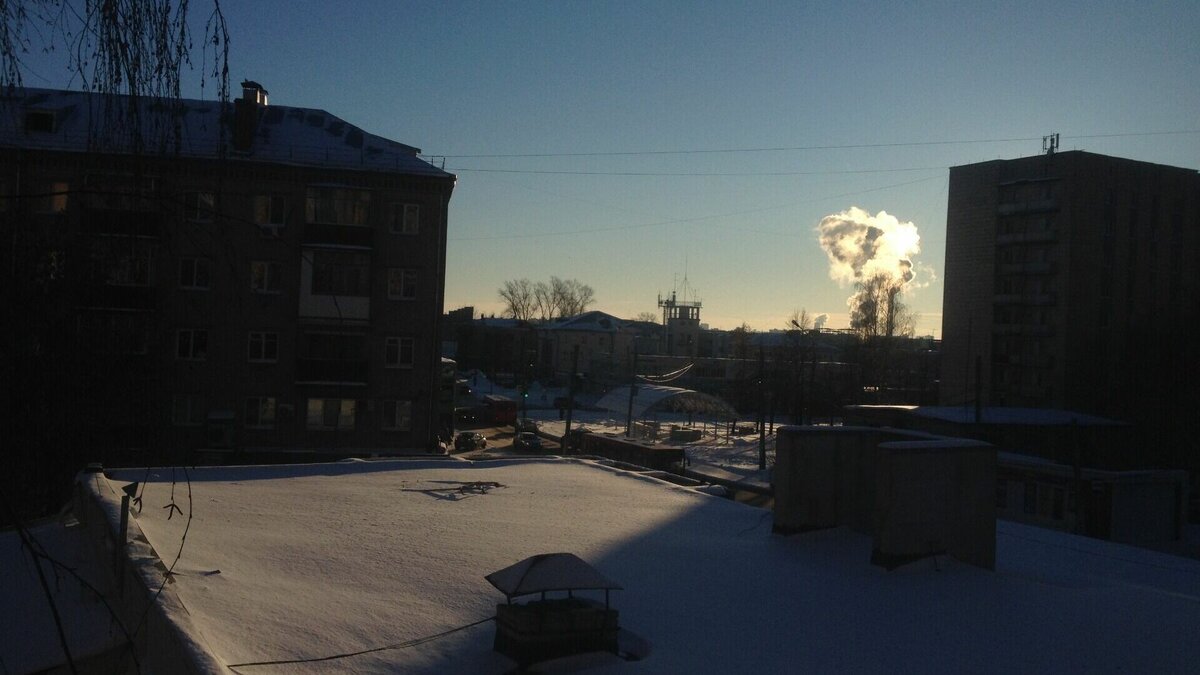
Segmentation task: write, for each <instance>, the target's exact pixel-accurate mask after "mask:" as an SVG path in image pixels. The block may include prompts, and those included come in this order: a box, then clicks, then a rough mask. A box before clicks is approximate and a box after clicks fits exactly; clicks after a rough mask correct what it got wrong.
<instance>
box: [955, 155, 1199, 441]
mask: <svg viewBox="0 0 1200 675" xmlns="http://www.w3.org/2000/svg"><path fill="white" fill-rule="evenodd" d="M1198 252H1200V175H1198V174H1197V172H1196V171H1195V170H1192V169H1183V168H1176V167H1170V166H1163V165H1158V164H1150V163H1147V162H1139V161H1134V160H1130V159H1122V158H1118V157H1109V156H1105V155H1098V154H1094V153H1089V152H1082V151H1071V152H1061V153H1053V152H1052V153H1049V154H1043V155H1039V156H1033V157H1025V158H1021V159H1014V160H995V161H989V162H982V163H979V164H970V165H966V166H958V167H953V168H951V169H950V188H949V205H948V211H947V218H946V275H945V298H944V303H943V317H944V318H943V343H942V344H943V351H942V370H941V374H942V375H941V378H942V379H941V389H940V391H941V402H942V404H943V405H960V404H963V403H966V402H972V401H974V400H975V399H976V397H977V395H978V397H980V398H981V399H982V402H983V403H984V404H985V405H1000V406H1028V407H1042V408H1061V409H1068V410H1075V411H1079V412H1086V413H1093V414H1097V415H1102V416H1105V417H1110V418H1115V419H1122V420H1128V421H1133V422H1138V423H1141V424H1142V425H1143V427H1144V429H1145V431H1147V432H1148V433H1152V434H1156V435H1157V434H1160V432H1164V431H1166V432H1170V430H1171V429H1175V431H1176V432H1180V433H1183V432H1182V428H1183V426H1184V425H1185V424H1186V422H1187V421H1188V420H1189V419H1190V416H1191V415H1194V413H1195V410H1196V407H1195V406H1196V405H1197V404H1198V403H1200V400H1198V397H1197V391H1198V389H1200V384H1198V383H1197V382H1198V381H1197V379H1196V377H1197V375H1198V374H1200V373H1198V371H1197V365H1196V363H1197V359H1196V358H1195V356H1194V350H1193V349H1192V348H1191V346H1190V344H1191V342H1192V341H1193V339H1194V336H1193V334H1192V330H1193V329H1192V327H1193V326H1195V325H1196V321H1197V319H1198V318H1200V317H1198V316H1197V315H1198V313H1200V276H1198V273H1200V269H1198V266H1197V253H1198ZM977 364H978V368H977ZM1170 433H1172V434H1174V432H1170ZM1175 435H1178V434H1175ZM1167 438H1168V437H1160V440H1162V441H1163V443H1167V442H1173V441H1169V440H1167ZM1175 440H1179V439H1178V438H1175ZM1177 448H1178V449H1179V452H1183V450H1182V446H1178V445H1177ZM1176 454H1178V453H1176ZM1176 459H1178V457H1176ZM1195 459H1196V458H1195V457H1192V458H1191V463H1195Z"/></svg>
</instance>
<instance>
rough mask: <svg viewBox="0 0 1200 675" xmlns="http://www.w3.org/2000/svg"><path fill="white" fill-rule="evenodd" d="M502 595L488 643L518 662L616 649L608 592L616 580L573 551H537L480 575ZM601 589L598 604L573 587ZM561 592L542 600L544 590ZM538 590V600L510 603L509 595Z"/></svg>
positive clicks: (524, 663)
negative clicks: (562, 596)
mask: <svg viewBox="0 0 1200 675" xmlns="http://www.w3.org/2000/svg"><path fill="white" fill-rule="evenodd" d="M484 578H486V579H487V580H488V582H489V583H491V584H492V585H493V586H495V587H496V588H497V589H498V590H499V591H500V592H501V593H503V594H504V596H505V597H506V598H508V604H504V605H497V606H496V639H495V642H494V643H493V648H494V649H495V650H496V651H498V652H500V653H501V654H504V655H505V656H508V657H510V658H512V659H513V660H515V661H516V662H517V663H518V664H520V665H521V667H525V666H527V665H529V664H531V663H536V662H538V661H545V660H548V659H552V658H556V657H560V656H566V655H569V654H580V653H585V652H591V651H604V652H611V653H614V654H615V653H617V632H618V630H619V629H618V627H617V611H616V610H614V609H612V608H611V607H609V602H608V600H609V598H608V592H609V591H610V590H620V588H621V586H620V585H619V584H617V583H616V582H615V581H612V580H611V579H609V578H608V577H605V576H604V575H603V574H601V573H600V572H599V571H597V570H596V568H594V567H592V566H591V565H589V564H587V563H586V562H584V561H583V560H581V559H580V558H579V556H577V555H575V554H573V553H543V554H541V555H535V556H532V557H529V558H526V559H524V560H522V561H521V562H518V563H515V564H513V565H509V566H508V567H505V568H504V569H502V570H500V571H498V572H492V573H491V574H489V575H487V576H486V577H484ZM580 590H603V591H604V606H603V607H601V606H600V605H599V604H597V603H595V602H590V601H587V600H585V599H582V598H576V597H575V596H574V592H575V591H580ZM551 591H560V592H561V591H565V592H566V593H567V597H566V598H565V599H560V600H547V599H546V593H548V592H551ZM534 593H540V594H541V596H542V597H541V600H536V601H533V602H529V603H525V604H518V605H514V604H513V603H512V600H513V598H514V597H518V596H522V595H530V594H534Z"/></svg>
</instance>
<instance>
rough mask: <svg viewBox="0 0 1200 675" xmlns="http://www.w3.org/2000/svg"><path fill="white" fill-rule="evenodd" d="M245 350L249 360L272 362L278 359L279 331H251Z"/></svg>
mask: <svg viewBox="0 0 1200 675" xmlns="http://www.w3.org/2000/svg"><path fill="white" fill-rule="evenodd" d="M246 351H247V360H249V361H254V362H258V363H274V362H275V361H277V360H278V359H279V333H258V332H251V333H250V339H249V341H248V343H247V347H246Z"/></svg>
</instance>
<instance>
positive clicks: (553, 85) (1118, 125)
mask: <svg viewBox="0 0 1200 675" xmlns="http://www.w3.org/2000/svg"><path fill="white" fill-rule="evenodd" d="M193 5H194V7H193V11H194V12H195V13H196V14H197V15H203V14H204V13H205V12H206V11H207V8H206V6H205V3H204V2H197V1H193ZM225 5H226V6H225V7H224V9H225V13H226V17H227V19H228V22H229V27H230V32H231V54H230V62H231V79H232V80H233V83H234V85H235V86H236V84H237V82H239V81H240V80H242V79H244V78H248V79H254V80H257V81H259V82H261V83H262V84H263V85H264V86H265V87H266V88H267V89H268V90H269V91H270V93H271V102H272V103H274V104H282V105H299V106H309V107H317V108H323V109H325V110H328V111H330V112H332V113H334V114H336V115H339V116H341V117H343V118H345V119H347V120H348V121H350V122H352V123H354V124H356V125H358V126H360V127H363V128H364V129H366V130H368V131H370V132H373V133H377V134H380V135H383V136H386V137H389V138H392V139H395V140H398V141H401V142H404V143H408V144H410V145H414V146H417V147H420V148H422V149H423V150H424V151H425V153H426V154H428V155H439V156H440V155H445V156H448V157H447V159H446V160H445V167H446V169H447V170H449V171H452V172H454V173H456V174H457V175H458V177H459V180H458V186H457V188H456V190H455V194H454V197H453V199H452V200H451V205H450V231H449V239H450V245H449V252H448V256H449V258H448V272H447V279H446V309H454V308H457V307H460V306H463V305H474V306H475V307H476V309H477V310H484V311H487V312H492V311H495V312H497V313H498V312H499V311H500V310H501V305H500V302H499V299H498V297H497V294H496V289H497V288H498V287H499V286H500V285H501V283H503V282H504V281H505V280H506V279H513V278H519V277H528V278H530V279H532V280H535V281H536V280H544V279H548V278H549V277H550V276H551V275H556V276H560V277H565V278H577V279H579V280H580V281H583V282H585V283H587V284H590V285H591V286H592V287H593V288H594V289H595V290H596V297H597V300H598V302H597V304H596V308H597V309H601V310H604V311H607V312H610V313H613V314H616V315H619V316H626V317H628V316H632V315H634V314H636V313H638V312H642V311H656V303H655V301H656V296H657V295H658V293H660V292H661V293H669V292H670V291H671V290H672V288H673V287H674V286H675V285H677V283H681V282H682V279H683V277H684V275H685V273H686V275H687V278H688V281H689V282H690V285H691V287H692V288H694V289H696V290H697V291H698V293H699V297H700V299H701V300H702V301H703V303H704V306H703V309H702V311H701V319H702V321H705V322H706V323H709V324H711V325H713V326H716V327H724V328H732V327H735V326H737V325H739V324H741V323H742V322H746V323H749V324H750V325H751V326H753V327H755V328H758V329H770V328H778V327H782V326H783V323H784V321H785V319H786V317H787V316H788V315H790V314H791V312H792V311H793V310H794V309H798V308H802V307H803V308H806V309H807V310H808V311H809V312H810V313H813V314H819V313H827V314H829V315H830V320H829V323H828V325H829V326H831V327H840V326H844V325H845V324H846V322H847V317H846V311H847V310H846V304H845V301H846V298H847V297H848V296H849V294H850V289H847V288H844V287H839V286H838V284H837V283H836V282H835V281H833V280H832V279H831V278H830V276H829V265H828V262H827V260H826V258H825V255H824V253H823V252H822V250H821V249H820V247H819V246H818V244H817V240H816V235H815V233H814V227H815V226H816V224H817V223H818V222H819V221H820V220H821V218H822V217H824V216H825V215H827V214H831V213H835V212H840V211H843V210H845V209H847V208H849V207H851V206H858V207H860V208H862V209H864V210H866V211H869V212H871V213H876V212H878V211H881V210H885V211H887V212H889V213H891V214H892V215H894V216H896V217H897V218H899V219H900V220H901V221H912V222H913V223H915V224H916V226H917V228H918V231H919V232H920V234H921V244H922V250H921V252H920V254H919V255H917V256H916V257H915V261H916V262H917V263H918V264H919V265H920V266H921V267H922V268H923V270H924V272H925V276H924V277H923V278H924V279H925V280H926V282H927V285H926V286H925V287H923V288H920V289H915V290H914V291H912V292H911V293H910V294H909V297H908V301H909V303H910V304H911V305H912V306H913V307H914V308H915V309H916V310H917V311H919V312H920V314H921V317H922V318H921V321H920V323H919V328H920V332H922V333H923V334H929V333H931V332H932V333H936V334H937V335H939V336H940V332H941V331H940V323H941V305H942V291H943V288H942V284H941V280H940V274H941V272H942V270H943V269H944V258H945V251H944V242H945V218H946V188H947V167H949V166H953V165H957V164H965V163H970V162H976V161H983V160H988V159H995V158H1012V157H1020V156H1025V155H1030V154H1037V153H1038V152H1040V150H1041V140H1040V139H1041V136H1043V135H1045V134H1049V133H1053V132H1059V133H1061V134H1062V145H1061V149H1063V150H1070V149H1084V150H1089V151H1093V152H1100V153H1106V154H1114V155H1120V156H1126V157H1131V158H1135V159H1140V160H1146V161H1152V162H1159V163H1163V164H1171V165H1177V166H1186V167H1191V168H1198V167H1200V133H1187V134H1169V135H1141V136H1134V135H1126V136H1120V137H1108V138H1103V137H1096V136H1097V135H1106V134H1139V133H1145V132H1175V131H1192V132H1195V131H1196V130H1200V86H1198V80H1197V76H1198V75H1200V39H1198V36H1200V3H1197V2H1194V0H1186V1H1185V0H1180V1H1176V2H1138V3H1130V2H1125V1H1121V2H1073V3H1067V2H1052V3H1033V2H1029V3H1014V2H989V3H972V2H965V3H964V2H947V3H922V2H915V3H896V2H886V3H885V2H878V3H875V2H871V3H856V2H831V3H799V2H772V3H760V2H749V3H743V2H722V3H700V2H680V3H668V2H649V1H648V2H639V3H630V2H612V3H602V2H546V3H541V2H510V3H493V2H481V3H470V4H464V3H457V2H425V3H402V2H391V1H382V2H338V3H331V2H327V1H321V2H297V1H289V2H268V1H261V2H237V3H234V2H226V3H225ZM805 5H810V6H805ZM30 63H31V66H33V67H34V68H36V69H38V70H39V72H38V73H37V74H36V75H29V74H27V76H26V82H27V83H28V84H29V85H31V86H66V84H67V81H66V78H65V76H63V75H61V71H60V70H56V69H54V68H52V67H50V66H49V65H45V64H39V62H38V61H37V60H36V59H35V60H31V62H30ZM198 78H199V73H196V74H195V76H194V77H193V78H192V79H193V80H195V79H198ZM209 91H210V92H211V89H210V90H209ZM190 93H192V94H195V92H190ZM210 95H211V94H210ZM1089 136H1090V137H1089ZM990 139H1026V140H1007V141H995V142H972V143H961V144H944V143H937V144H926V145H893V146H892V147H873V148H850V147H845V146H853V145H879V144H884V145H886V144H902V143H921V142H941V141H984V140H990ZM812 146H840V147H837V148H830V149H795V148H811V147H812ZM771 148H791V149H777V150H760V151H755V152H746V151H741V152H706V153H696V152H692V153H686V154H629V155H607V156H605V155H600V156H597V155H591V156H588V155H587V154H586V153H614V152H630V153H648V152H659V151H676V150H727V149H771ZM529 153H583V154H579V155H576V156H558V157H478V156H476V157H469V156H468V155H514V154H529ZM439 162H440V160H439ZM539 172H551V173H539ZM553 172H559V173H553ZM570 172H575V173H570ZM581 172H582V173H581ZM620 173H625V174H666V175H612V174H620ZM680 174H689V175H680ZM697 174H708V175H697ZM712 174H721V175H712ZM930 272H933V273H935V274H936V275H937V278H936V279H934V278H933V277H932V276H930V275H929V273H930ZM677 280H678V281H677Z"/></svg>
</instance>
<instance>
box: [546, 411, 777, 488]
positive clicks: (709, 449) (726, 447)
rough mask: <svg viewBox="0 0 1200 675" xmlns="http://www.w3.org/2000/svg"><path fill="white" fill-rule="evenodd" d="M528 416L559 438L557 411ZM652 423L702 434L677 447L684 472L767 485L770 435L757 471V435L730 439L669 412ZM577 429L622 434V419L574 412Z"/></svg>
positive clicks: (718, 427) (716, 428) (710, 425)
mask: <svg viewBox="0 0 1200 675" xmlns="http://www.w3.org/2000/svg"><path fill="white" fill-rule="evenodd" d="M529 417H530V418H531V419H535V420H539V423H540V427H541V429H542V430H544V431H545V432H546V433H549V434H551V435H553V436H561V435H562V434H563V432H564V431H565V427H566V422H565V421H563V420H559V419H558V411H557V410H530V411H529ZM654 421H657V422H659V424H660V425H661V427H662V429H663V430H664V434H665V433H666V429H668V428H669V426H670V425H671V424H678V425H679V426H682V427H685V428H688V429H696V430H700V431H701V432H702V434H703V435H702V437H701V438H700V440H698V441H694V442H690V443H680V444H678V445H680V447H682V448H683V450H684V454H685V455H686V456H687V460H688V467H687V468H688V469H691V470H692V471H696V472H698V473H704V472H705V471H706V469H708V468H715V469H718V470H719V472H720V474H721V476H722V477H727V478H735V479H737V480H740V481H743V482H747V483H756V484H759V485H764V486H765V485H769V484H770V482H771V468H772V467H773V466H775V436H774V434H767V436H766V443H765V446H766V465H767V468H766V469H765V470H760V469H759V468H758V465H759V439H758V434H751V435H744V436H734V435H731V434H729V433H728V430H727V427H726V425H724V424H717V423H714V422H711V421H701V420H699V419H695V420H693V421H692V422H691V423H690V426H689V422H688V420H687V417H686V415H678V414H671V413H663V414H660V415H657V416H656V417H655V419H654ZM741 424H742V425H745V424H747V423H746V422H742V423H741ZM578 427H584V428H587V429H589V430H591V431H596V432H612V433H625V420H624V418H621V419H616V418H614V417H613V415H612V413H609V412H593V411H576V412H575V414H574V415H573V417H572V420H571V428H573V429H574V428H578ZM776 428H778V427H776ZM663 442H667V441H665V440H664V441H663Z"/></svg>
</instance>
